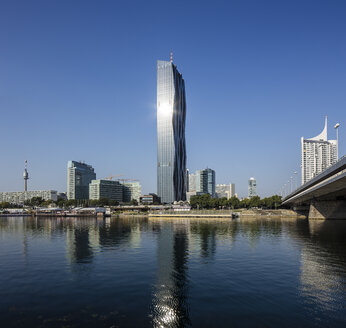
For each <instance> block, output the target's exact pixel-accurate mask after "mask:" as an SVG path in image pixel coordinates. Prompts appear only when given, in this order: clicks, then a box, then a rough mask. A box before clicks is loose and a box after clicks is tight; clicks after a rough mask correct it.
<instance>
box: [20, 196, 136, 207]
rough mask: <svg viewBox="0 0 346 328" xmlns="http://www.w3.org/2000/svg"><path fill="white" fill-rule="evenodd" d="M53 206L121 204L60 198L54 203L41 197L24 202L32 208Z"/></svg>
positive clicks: (133, 202)
mask: <svg viewBox="0 0 346 328" xmlns="http://www.w3.org/2000/svg"><path fill="white" fill-rule="evenodd" d="M51 204H55V205H56V206H58V207H63V208H67V207H76V206H81V207H95V206H117V205H119V202H118V201H116V200H111V199H108V198H101V199H98V200H89V199H86V200H75V199H69V200H67V199H62V198H59V199H58V200H57V201H56V202H53V201H52V200H44V199H42V198H41V197H33V198H31V199H30V200H27V201H25V202H24V205H26V206H31V207H37V206H38V207H47V206H49V205H51ZM128 205H138V202H137V201H136V200H135V199H133V200H132V201H131V202H130V203H128Z"/></svg>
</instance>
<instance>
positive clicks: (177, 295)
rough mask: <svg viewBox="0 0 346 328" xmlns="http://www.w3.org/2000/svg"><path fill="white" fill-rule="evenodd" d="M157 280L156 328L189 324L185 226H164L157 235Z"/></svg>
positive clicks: (154, 318) (155, 298) (154, 302)
mask: <svg viewBox="0 0 346 328" xmlns="http://www.w3.org/2000/svg"><path fill="white" fill-rule="evenodd" d="M157 261H158V262H157V283H156V286H155V290H154V294H153V301H152V317H153V325H154V327H185V326H187V325H190V324H191V322H190V318H189V306H188V301H187V299H188V297H187V294H188V278H187V261H188V237H187V226H186V225H182V224H179V225H175V226H173V233H172V226H168V225H162V226H161V229H160V232H159V233H158V235H157Z"/></svg>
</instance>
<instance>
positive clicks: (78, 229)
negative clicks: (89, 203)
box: [66, 219, 100, 263]
mask: <svg viewBox="0 0 346 328" xmlns="http://www.w3.org/2000/svg"><path fill="white" fill-rule="evenodd" d="M71 220H73V221H71V222H69V223H70V224H69V225H68V227H67V231H66V251H67V257H68V259H69V260H70V262H71V263H90V262H92V260H93V256H94V251H93V250H94V249H95V248H97V247H98V246H99V239H100V238H99V229H98V224H95V223H94V224H90V223H91V222H90V220H89V219H85V220H81V219H71Z"/></svg>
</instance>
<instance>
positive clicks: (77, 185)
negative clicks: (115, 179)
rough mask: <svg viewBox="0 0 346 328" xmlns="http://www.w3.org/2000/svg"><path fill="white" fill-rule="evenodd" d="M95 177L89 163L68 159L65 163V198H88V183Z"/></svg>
mask: <svg viewBox="0 0 346 328" xmlns="http://www.w3.org/2000/svg"><path fill="white" fill-rule="evenodd" d="M95 179H96V173H95V172H94V168H93V167H92V166H91V165H88V164H85V163H81V162H76V161H68V163H67V198H68V199H89V184H90V182H91V180H95Z"/></svg>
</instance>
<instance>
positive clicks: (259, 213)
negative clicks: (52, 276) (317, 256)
mask: <svg viewBox="0 0 346 328" xmlns="http://www.w3.org/2000/svg"><path fill="white" fill-rule="evenodd" d="M1 216H2V217H11V216H17V217H21V216H31V217H61V218H83V217H95V218H104V217H111V218H122V217H127V218H130V217H149V218H230V219H232V218H233V219H234V218H252V217H266V218H282V217H286V218H287V217H289V218H302V219H305V218H306V216H305V215H301V214H298V213H296V212H295V211H293V210H288V209H276V210H265V209H237V210H219V209H211V210H203V209H202V210H191V211H173V210H164V211H145V212H141V211H118V212H112V213H109V214H105V213H94V212H89V213H79V214H74V213H64V214H61V213H45V212H42V213H39V212H31V213H2V214H0V217H1Z"/></svg>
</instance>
